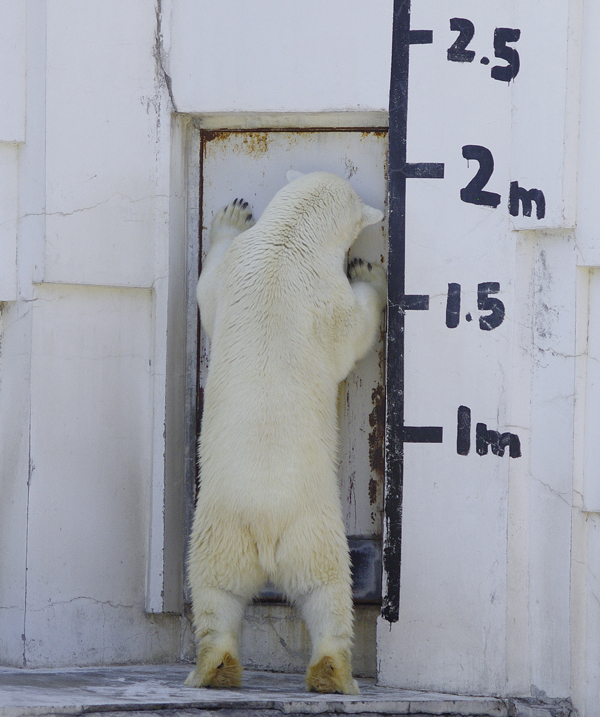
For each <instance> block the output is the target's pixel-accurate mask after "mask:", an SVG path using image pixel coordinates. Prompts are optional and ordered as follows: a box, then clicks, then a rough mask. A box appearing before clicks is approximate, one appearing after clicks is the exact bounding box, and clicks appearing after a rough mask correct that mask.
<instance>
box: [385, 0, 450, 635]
mask: <svg viewBox="0 0 600 717" xmlns="http://www.w3.org/2000/svg"><path fill="white" fill-rule="evenodd" d="M431 42H433V33H432V31H430V30H413V31H411V30H410V0H394V24H393V29H392V67H391V81H390V108H389V135H388V137H389V156H388V167H389V177H388V179H389V183H388V186H389V190H388V191H389V195H388V206H389V254H388V333H387V344H386V348H387V364H386V417H385V422H386V423H385V501H384V511H383V518H384V528H385V532H384V546H383V569H384V576H385V590H384V595H383V600H382V607H381V615H382V617H383V618H384V619H386V620H387V621H388V622H390V623H391V622H397V621H398V618H399V611H400V560H401V553H402V486H403V473H404V443H441V441H442V434H443V431H442V428H441V427H439V426H421V427H417V426H405V425H404V316H405V312H406V311H407V310H416V311H422V310H427V309H428V308H429V296H427V295H425V294H411V295H408V296H407V295H405V293H404V290H405V269H406V246H405V245H406V180H407V179H442V178H443V177H444V165H443V164H441V163H432V162H423V163H409V162H407V161H406V132H407V118H408V60H409V47H410V45H411V44H414V45H417V44H422V45H424V44H429V43H431Z"/></svg>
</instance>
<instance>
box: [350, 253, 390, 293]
mask: <svg viewBox="0 0 600 717" xmlns="http://www.w3.org/2000/svg"><path fill="white" fill-rule="evenodd" d="M348 278H349V279H350V281H351V282H352V283H354V282H357V281H364V282H367V283H369V284H373V286H374V287H375V288H376V289H377V291H378V292H379V293H380V294H381V296H382V298H383V300H385V297H386V294H387V277H386V275H385V271H384V270H383V268H382V267H381V266H379V264H371V262H368V261H365V260H364V259H351V260H350V261H349V262H348Z"/></svg>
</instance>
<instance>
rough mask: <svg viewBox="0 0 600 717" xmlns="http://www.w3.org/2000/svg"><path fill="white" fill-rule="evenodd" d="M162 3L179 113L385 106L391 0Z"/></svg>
mask: <svg viewBox="0 0 600 717" xmlns="http://www.w3.org/2000/svg"><path fill="white" fill-rule="evenodd" d="M171 4H172V15H171V23H172V24H171V36H172V44H171V49H170V52H169V57H168V72H169V73H170V75H171V78H172V81H173V85H172V86H173V95H174V97H175V105H176V107H177V110H178V111H179V112H329V111H335V110H346V111H353V110H385V109H387V106H388V93H389V73H390V52H391V37H392V36H391V27H392V24H391V22H392V8H393V3H392V0H370V2H369V3H368V4H365V3H364V2H360V1H359V0H350V1H346V0H327V2H320V1H319V0H304V1H303V2H302V3H296V2H293V1H292V0H285V1H284V2H278V0H262V1H261V2H260V3H256V4H254V6H253V7H252V10H251V12H250V11H245V10H242V7H241V6H240V5H239V4H238V3H237V2H235V0H221V1H220V2H219V3H211V2H196V1H195V0H171Z"/></svg>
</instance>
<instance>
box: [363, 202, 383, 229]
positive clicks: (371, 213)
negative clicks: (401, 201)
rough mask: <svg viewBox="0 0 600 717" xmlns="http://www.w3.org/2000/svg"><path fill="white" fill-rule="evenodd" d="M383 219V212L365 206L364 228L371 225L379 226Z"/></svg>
mask: <svg viewBox="0 0 600 717" xmlns="http://www.w3.org/2000/svg"><path fill="white" fill-rule="evenodd" d="M382 219H383V212H382V211H381V210H379V209H375V207H370V206H368V205H367V204H365V205H363V222H364V224H363V226H365V227H368V226H369V224H378V223H379V222H380V221H381V220H382Z"/></svg>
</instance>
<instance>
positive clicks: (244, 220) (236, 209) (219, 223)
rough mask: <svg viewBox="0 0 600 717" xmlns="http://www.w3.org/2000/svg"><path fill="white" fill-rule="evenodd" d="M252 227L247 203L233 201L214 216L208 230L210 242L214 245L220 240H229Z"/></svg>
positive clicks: (250, 212)
mask: <svg viewBox="0 0 600 717" xmlns="http://www.w3.org/2000/svg"><path fill="white" fill-rule="evenodd" d="M253 226H254V218H253V217H252V210H251V209H250V208H249V206H248V202H245V201H244V200H243V199H234V200H233V202H232V203H231V204H228V205H227V206H226V207H223V209H221V210H219V211H218V212H217V214H216V215H215V218H214V219H213V223H212V226H211V229H210V238H211V242H212V243H215V242H216V241H219V239H222V238H229V239H231V238H232V237H236V236H237V235H238V234H241V233H242V232H244V231H246V229H250V227H253Z"/></svg>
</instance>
